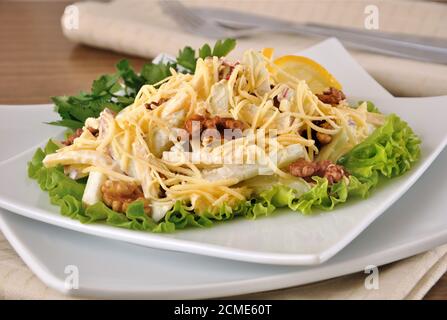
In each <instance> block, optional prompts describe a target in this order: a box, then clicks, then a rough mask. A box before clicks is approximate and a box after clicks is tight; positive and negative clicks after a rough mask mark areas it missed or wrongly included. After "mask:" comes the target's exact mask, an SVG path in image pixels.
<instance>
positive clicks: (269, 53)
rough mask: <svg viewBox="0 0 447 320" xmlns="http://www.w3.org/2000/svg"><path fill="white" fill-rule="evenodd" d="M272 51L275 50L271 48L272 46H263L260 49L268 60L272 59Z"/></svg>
mask: <svg viewBox="0 0 447 320" xmlns="http://www.w3.org/2000/svg"><path fill="white" fill-rule="evenodd" d="M274 51H275V49H273V48H264V49H262V51H261V53H262V55H263V56H264V57H266V58H267V59H268V60H272V57H273V52H274Z"/></svg>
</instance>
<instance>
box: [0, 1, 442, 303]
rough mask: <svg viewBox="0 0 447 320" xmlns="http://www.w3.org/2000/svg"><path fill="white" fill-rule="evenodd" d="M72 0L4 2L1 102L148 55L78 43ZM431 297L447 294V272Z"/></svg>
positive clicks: (57, 89) (39, 96)
mask: <svg viewBox="0 0 447 320" xmlns="http://www.w3.org/2000/svg"><path fill="white" fill-rule="evenodd" d="M67 4H68V2H64V1H57V2H56V1H48V2H45V1H30V2H22V1H6V2H5V1H2V2H0V76H1V77H0V104H37V103H49V101H50V100H49V97H50V96H54V95H63V94H75V93H77V92H78V91H80V90H87V89H88V88H89V87H90V85H91V82H92V80H93V79H94V78H95V77H97V76H98V75H101V74H103V73H111V72H113V71H114V65H115V63H116V62H117V61H118V60H119V59H121V58H127V59H129V60H130V61H131V63H132V64H133V65H134V66H135V67H137V68H140V67H141V65H142V64H143V63H144V62H145V60H143V59H140V58H135V57H129V56H122V55H120V54H117V53H113V52H108V51H105V50H98V49H94V48H89V47H85V46H80V45H75V44H73V43H70V42H69V41H67V40H66V39H65V38H64V37H63V35H62V32H61V28H60V17H61V15H62V12H63V10H64V8H65V6H66V5H67ZM426 299H447V275H444V276H443V278H442V279H441V280H440V281H439V282H438V284H437V285H436V286H435V287H433V288H432V289H431V291H430V292H429V293H428V295H427V296H426Z"/></svg>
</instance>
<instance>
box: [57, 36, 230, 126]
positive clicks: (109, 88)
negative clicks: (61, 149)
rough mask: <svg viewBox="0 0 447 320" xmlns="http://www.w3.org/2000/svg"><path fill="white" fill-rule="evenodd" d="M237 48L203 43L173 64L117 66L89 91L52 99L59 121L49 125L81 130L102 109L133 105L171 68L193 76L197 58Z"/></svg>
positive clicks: (126, 63) (224, 43)
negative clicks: (140, 93) (141, 92)
mask: <svg viewBox="0 0 447 320" xmlns="http://www.w3.org/2000/svg"><path fill="white" fill-rule="evenodd" d="M235 46H236V41H235V40H234V39H225V40H223V41H222V40H219V41H217V42H216V44H215V45H214V47H213V48H211V46H210V45H209V44H204V45H203V46H202V47H201V48H200V49H198V50H194V49H192V48H191V47H185V48H183V49H182V50H180V51H179V53H178V55H177V57H176V59H175V61H169V62H161V63H156V64H155V63H151V62H150V63H146V64H145V65H144V66H143V67H142V69H141V71H140V72H139V73H137V72H136V71H135V70H134V69H133V68H132V67H131V65H130V64H129V61H127V60H121V61H120V62H118V64H117V65H116V72H115V73H114V74H111V75H102V76H100V77H99V78H98V79H96V80H95V81H93V83H92V86H91V90H90V92H80V93H79V94H78V95H76V96H58V97H52V98H51V99H52V100H53V102H54V104H55V111H56V112H58V113H59V115H60V117H61V120H58V121H54V122H50V124H52V125H58V126H63V127H67V128H70V129H73V130H74V129H77V128H82V126H83V125H84V122H85V120H86V119H87V118H89V117H98V116H99V114H100V113H101V111H102V110H104V109H105V108H109V109H111V110H112V111H115V112H118V111H120V110H122V109H123V108H125V107H127V106H128V105H129V104H131V103H132V102H133V100H134V99H135V96H136V94H137V93H138V91H139V90H140V88H141V87H142V86H143V85H145V84H156V83H157V82H160V81H161V80H163V79H165V78H166V77H168V76H169V75H170V74H171V73H170V68H174V69H176V70H177V71H178V72H183V73H194V71H195V68H196V63H197V59H198V58H199V57H200V58H202V59H204V58H206V57H211V56H217V57H223V56H226V55H227V54H228V53H229V52H231V51H232V50H233V49H234V48H235Z"/></svg>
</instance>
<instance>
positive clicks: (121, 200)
mask: <svg viewBox="0 0 447 320" xmlns="http://www.w3.org/2000/svg"><path fill="white" fill-rule="evenodd" d="M101 192H102V198H103V200H104V203H105V204H106V205H107V206H108V207H110V208H111V209H112V210H113V211H116V212H121V213H125V212H126V211H127V208H128V207H129V205H130V204H131V203H132V202H134V201H137V200H138V201H143V203H144V213H146V214H150V212H151V208H150V206H149V201H148V200H147V199H145V198H144V195H143V191H142V190H141V187H140V186H139V185H137V184H136V183H129V182H123V181H113V180H107V181H106V182H104V184H103V185H102V187H101Z"/></svg>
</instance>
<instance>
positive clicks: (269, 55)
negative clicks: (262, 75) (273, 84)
mask: <svg viewBox="0 0 447 320" xmlns="http://www.w3.org/2000/svg"><path fill="white" fill-rule="evenodd" d="M274 52H275V49H273V48H264V49H262V51H261V53H262V55H263V56H264V57H265V58H266V59H267V60H269V61H272V59H273V53H274ZM267 70H268V71H269V72H270V73H273V72H274V68H273V67H272V66H271V64H270V63H269V64H268V65H267Z"/></svg>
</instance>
